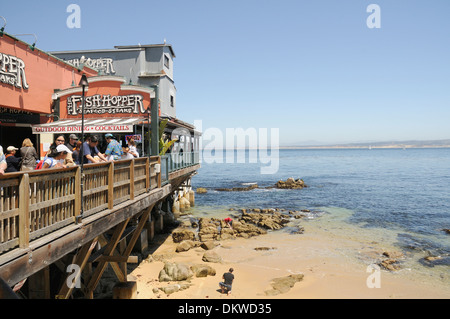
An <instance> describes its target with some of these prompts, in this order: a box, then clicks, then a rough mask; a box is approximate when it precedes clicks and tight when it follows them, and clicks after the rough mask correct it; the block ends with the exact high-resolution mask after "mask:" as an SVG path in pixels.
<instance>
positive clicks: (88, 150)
mask: <svg viewBox="0 0 450 319" xmlns="http://www.w3.org/2000/svg"><path fill="white" fill-rule="evenodd" d="M97 145H98V137H97V136H96V135H93V136H90V137H89V138H88V139H87V141H86V142H84V143H83V146H82V147H83V159H82V160H83V164H88V163H99V162H107V161H108V160H107V159H106V157H105V156H104V155H103V154H102V153H100V151H99V150H98V148H97ZM97 158H98V159H97ZM80 162H81V159H80Z"/></svg>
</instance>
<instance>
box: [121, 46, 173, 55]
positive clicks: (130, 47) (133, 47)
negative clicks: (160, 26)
mask: <svg viewBox="0 0 450 319" xmlns="http://www.w3.org/2000/svg"><path fill="white" fill-rule="evenodd" d="M159 47H169V49H170V53H171V54H172V56H173V57H174V58H175V57H176V56H175V52H174V51H173V48H172V45H171V44H138V45H116V46H114V48H116V49H136V48H159Z"/></svg>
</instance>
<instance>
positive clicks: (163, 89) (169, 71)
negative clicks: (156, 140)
mask: <svg viewBox="0 0 450 319" xmlns="http://www.w3.org/2000/svg"><path fill="white" fill-rule="evenodd" d="M50 53H51V54H53V55H55V56H56V57H58V58H60V59H63V60H65V61H69V62H70V63H72V64H74V65H75V66H78V65H79V64H80V63H83V62H84V63H85V64H87V65H89V66H91V67H93V68H95V69H98V70H99V71H100V72H101V74H102V75H116V76H122V77H124V78H125V79H126V83H129V82H130V80H131V83H132V84H135V85H140V86H144V87H150V86H154V85H159V98H160V103H161V114H162V115H167V116H171V117H176V87H175V82H174V79H173V74H174V73H173V58H174V57H175V56H174V54H173V51H172V48H171V46H170V45H143V46H129V47H116V49H110V50H88V51H58V52H50ZM82 57H84V59H82ZM165 57H166V58H165ZM167 65H168V67H167Z"/></svg>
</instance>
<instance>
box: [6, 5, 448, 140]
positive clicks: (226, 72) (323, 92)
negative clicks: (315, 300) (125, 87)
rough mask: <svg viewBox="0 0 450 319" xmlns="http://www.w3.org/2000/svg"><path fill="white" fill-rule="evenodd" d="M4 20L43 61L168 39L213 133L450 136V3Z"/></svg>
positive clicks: (85, 13)
mask: <svg viewBox="0 0 450 319" xmlns="http://www.w3.org/2000/svg"><path fill="white" fill-rule="evenodd" d="M71 3H75V4H78V5H79V6H80V7H81V28H79V29H69V28H68V27H67V26H66V20H67V17H68V16H69V13H67V12H66V8H67V6H68V5H69V4H71ZM371 3H374V4H378V5H379V6H380V8H381V28H380V29H369V28H368V27H367V24H366V19H367V17H368V16H369V15H370V13H367V12H366V8H367V6H368V5H369V4H371ZM0 15H1V16H4V17H5V18H6V19H7V21H8V24H7V27H6V29H5V31H6V32H8V33H10V34H20V33H34V34H36V36H37V38H38V41H37V47H38V48H40V49H41V50H44V51H54V50H75V49H107V48H113V47H114V46H115V45H131V44H138V43H141V44H155V43H162V42H163V41H164V39H166V40H167V43H170V44H172V46H173V48H174V51H175V54H176V59H175V62H174V63H175V65H174V68H175V69H174V70H175V84H176V87H177V117H178V118H180V119H182V120H185V121H187V122H191V123H192V122H193V121H194V120H202V121H203V129H207V128H209V127H217V128H220V129H222V130H225V128H227V127H230V128H238V127H242V128H244V129H246V128H252V127H254V128H260V127H261V128H279V129H280V143H281V144H282V145H285V144H293V143H300V144H304V143H307V142H308V141H314V143H315V142H322V143H342V142H358V141H385V140H409V139H419V140H425V139H448V138H450V19H449V16H450V1H449V0H429V1H425V0H417V1H407V0H403V1H401V0H370V1H364V0H340V1H337V0H314V1H312V0H310V1H301V0H296V1H294V0H293V1H284V0H277V1H275V0H270V1H268V0H240V1H234V0H227V1H217V0H207V1H206V0H202V1H200V0H176V1H138V0H128V1H111V0H110V1H103V0H95V1H84V0H80V1H76V0H72V1H63V0H58V1H56V0H54V1H23V0H21V1H2V5H1V7H0ZM1 23H2V22H1V21H0V24H1ZM21 38H22V39H23V40H25V41H26V42H29V43H32V42H33V40H34V39H33V37H21Z"/></svg>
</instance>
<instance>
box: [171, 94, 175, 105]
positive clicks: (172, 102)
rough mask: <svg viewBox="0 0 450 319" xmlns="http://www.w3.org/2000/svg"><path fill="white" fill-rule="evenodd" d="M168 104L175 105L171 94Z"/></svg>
mask: <svg viewBox="0 0 450 319" xmlns="http://www.w3.org/2000/svg"><path fill="white" fill-rule="evenodd" d="M170 106H171V107H175V101H174V98H173V95H171V96H170Z"/></svg>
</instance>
